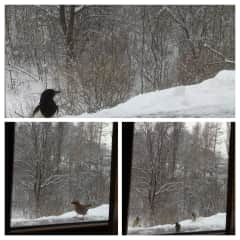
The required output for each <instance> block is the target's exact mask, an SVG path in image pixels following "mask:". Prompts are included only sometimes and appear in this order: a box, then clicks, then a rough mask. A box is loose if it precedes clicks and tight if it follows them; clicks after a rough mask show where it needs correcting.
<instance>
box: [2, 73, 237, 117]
mask: <svg viewBox="0 0 240 240" xmlns="http://www.w3.org/2000/svg"><path fill="white" fill-rule="evenodd" d="M50 87H53V88H54V86H48V88H50ZM43 90H44V86H43V84H41V83H37V82H31V83H30V82H29V83H28V84H27V85H24V86H23V87H22V88H20V89H19V90H18V92H14V91H12V90H9V89H8V90H7V91H6V117H31V114H32V112H33V109H34V107H35V106H36V105H37V104H38V103H39V96H40V94H41V92H42V91H43ZM55 100H56V102H57V103H58V99H55ZM58 104H59V103H58ZM59 110H60V114H59V115H58V116H56V117H60V116H61V117H73V116H62V114H61V106H60V108H59ZM234 115H235V71H233V70H223V71H220V72H219V73H218V74H217V75H216V76H215V77H214V78H211V79H207V80H205V81H203V82H201V83H199V84H194V85H189V86H179V87H173V88H169V89H164V90H160V91H154V92H149V93H145V94H142V95H138V96H135V97H132V98H131V99H129V100H128V101H126V102H125V103H121V104H118V105H117V106H115V107H112V108H109V109H103V110H100V111H99V112H96V113H83V114H81V115H78V116H74V117H80V118H86V117H88V118H92V117H100V118H101V117H105V118H116V117H120V118H129V117H234Z"/></svg>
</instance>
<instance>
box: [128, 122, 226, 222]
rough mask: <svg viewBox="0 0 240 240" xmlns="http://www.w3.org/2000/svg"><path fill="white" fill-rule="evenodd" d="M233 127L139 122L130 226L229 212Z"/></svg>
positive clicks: (136, 130) (132, 182)
mask: <svg viewBox="0 0 240 240" xmlns="http://www.w3.org/2000/svg"><path fill="white" fill-rule="evenodd" d="M228 142H229V125H228V124H224V123H213V122H211V123H208V122H206V123H194V124H189V123H138V124H135V133H134V147H133V163H132V164H133V166H132V177H131V192H130V212H129V219H130V222H129V224H130V225H129V226H131V224H132V222H133V221H134V219H135V218H136V216H138V217H139V218H140V219H141V221H140V225H141V226H153V225H159V224H170V223H171V224H173V223H175V222H178V221H179V220H183V219H191V218H192V214H194V216H202V217H207V216H211V215H214V214H216V213H219V212H226V199H227V198H226V191H227V178H228V176H227V169H228V160H227V158H228V157H227V154H228V145H226V144H228Z"/></svg>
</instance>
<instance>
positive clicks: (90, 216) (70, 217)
mask: <svg viewBox="0 0 240 240" xmlns="http://www.w3.org/2000/svg"><path fill="white" fill-rule="evenodd" d="M108 218H109V204H102V205H100V206H98V207H96V208H90V209H89V210H88V212H87V214H86V215H85V216H84V217H83V216H81V215H78V214H77V213H76V212H75V211H71V212H66V213H63V214H61V215H58V216H44V217H40V218H35V219H24V218H21V219H20V218H19V219H18V218H17V219H11V226H12V227H17V226H33V225H46V224H57V223H72V222H90V221H104V220H108Z"/></svg>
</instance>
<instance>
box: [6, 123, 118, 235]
mask: <svg viewBox="0 0 240 240" xmlns="http://www.w3.org/2000/svg"><path fill="white" fill-rule="evenodd" d="M112 124H113V127H112V153H111V173H110V194H109V219H108V221H93V222H84V223H81V222H80V223H64V224H62V223H61V224H50V225H39V226H24V227H11V225H10V224H11V203H12V201H11V200H12V194H11V193H12V187H13V164H14V138H15V122H5V234H6V235H22V234H23V235H26V234H27V235H45V234H46V235H50V234H53V235H55V234H62V235H65V234H67V235H72V234H73V235H81V234H84V235H102V234H103V235H116V234H117V233H118V204H117V203H118V124H117V123H116V122H113V123H112Z"/></svg>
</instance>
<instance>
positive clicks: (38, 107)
mask: <svg viewBox="0 0 240 240" xmlns="http://www.w3.org/2000/svg"><path fill="white" fill-rule="evenodd" d="M39 110H40V105H37V106H36V108H35V109H34V111H33V114H32V117H34V115H35V114H36V113H37V112H38V111H39Z"/></svg>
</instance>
